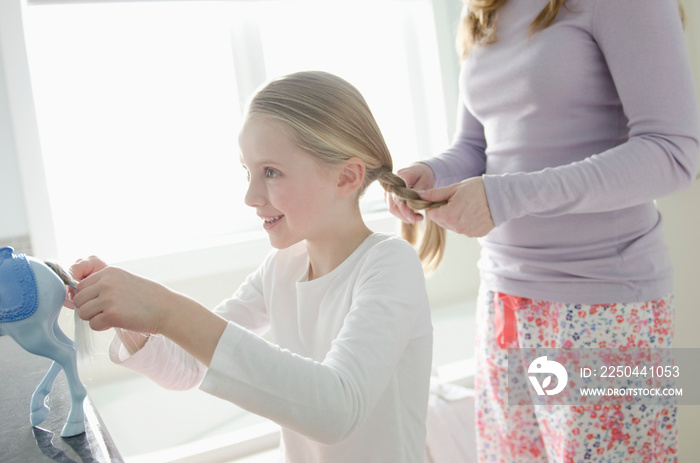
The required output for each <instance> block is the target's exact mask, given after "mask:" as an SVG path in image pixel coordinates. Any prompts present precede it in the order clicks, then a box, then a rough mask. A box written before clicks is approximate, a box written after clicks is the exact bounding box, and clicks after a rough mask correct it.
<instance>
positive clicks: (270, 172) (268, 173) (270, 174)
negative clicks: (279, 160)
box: [265, 167, 280, 179]
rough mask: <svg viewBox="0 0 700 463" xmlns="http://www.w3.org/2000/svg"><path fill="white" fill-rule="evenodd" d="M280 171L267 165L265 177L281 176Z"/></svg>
mask: <svg viewBox="0 0 700 463" xmlns="http://www.w3.org/2000/svg"><path fill="white" fill-rule="evenodd" d="M279 175H280V173H279V171H277V170H275V169H272V168H271V167H266V168H265V178H268V179H270V178H276V177H279Z"/></svg>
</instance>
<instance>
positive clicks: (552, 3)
mask: <svg viewBox="0 0 700 463" xmlns="http://www.w3.org/2000/svg"><path fill="white" fill-rule="evenodd" d="M507 1H508V0H462V3H464V5H465V8H466V13H465V15H464V17H463V18H462V23H461V25H460V27H459V32H458V34H457V49H458V51H459V54H460V56H461V58H462V59H464V58H466V57H467V55H468V54H469V52H470V51H471V50H472V49H473V48H474V47H475V46H478V45H488V44H490V43H494V42H496V40H497V39H498V37H497V36H496V23H497V22H498V9H499V8H501V7H502V6H503V5H505V3H506V2H507ZM565 2H566V0H549V2H548V3H547V5H546V6H545V7H544V8H543V9H542V11H540V13H539V14H538V15H537V17H536V18H535V19H534V20H533V21H532V23H530V34H531V35H532V34H535V33H536V32H537V31H540V30H542V29H546V28H548V27H549V26H550V25H551V24H552V22H554V19H555V18H556V17H557V14H559V10H560V9H561V7H562V6H564V3H565ZM678 10H679V13H680V16H681V22H682V23H683V25H685V10H684V9H683V5H682V4H681V1H680V0H678Z"/></svg>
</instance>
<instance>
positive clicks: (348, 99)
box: [246, 71, 445, 270]
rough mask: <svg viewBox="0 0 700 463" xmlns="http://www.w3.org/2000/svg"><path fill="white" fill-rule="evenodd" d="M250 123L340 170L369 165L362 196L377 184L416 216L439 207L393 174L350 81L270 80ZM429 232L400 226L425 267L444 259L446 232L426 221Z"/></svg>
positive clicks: (305, 75) (300, 76)
mask: <svg viewBox="0 0 700 463" xmlns="http://www.w3.org/2000/svg"><path fill="white" fill-rule="evenodd" d="M246 117H247V118H248V119H250V118H254V117H264V118H269V119H272V120H275V121H277V122H279V123H281V124H282V126H283V127H285V128H286V129H287V135H289V137H290V138H291V140H292V141H293V142H294V143H295V144H296V145H297V146H299V147H300V148H302V149H303V150H305V151H307V152H309V153H311V154H312V155H314V156H316V157H318V158H319V159H320V160H322V161H325V162H328V163H332V164H337V163H341V162H344V161H347V160H348V159H351V158H358V159H360V160H362V161H363V162H364V163H365V166H366V170H365V178H364V183H363V185H362V188H361V189H360V194H362V193H363V192H364V191H365V189H366V188H367V187H368V186H369V185H370V184H371V183H372V182H373V181H375V180H377V181H378V182H379V184H380V185H381V186H382V187H383V188H384V190H386V191H387V192H389V193H392V194H394V195H396V196H397V197H398V198H400V199H401V200H403V201H404V202H405V203H406V204H407V205H408V207H410V208H411V209H412V210H414V211H419V210H425V209H430V208H432V207H437V206H438V205H441V203H432V202H430V201H425V200H422V199H421V198H420V195H419V194H418V193H416V192H415V191H414V190H412V189H410V188H408V187H407V185H406V182H404V180H403V179H402V178H401V177H399V176H398V175H396V174H394V172H393V162H392V159H391V154H390V153H389V148H388V147H387V145H386V142H385V141H384V137H383V136H382V133H381V131H380V130H379V126H378V125H377V122H376V121H375V119H374V116H373V115H372V112H371V110H370V108H369V106H368V105H367V103H366V102H365V99H364V98H363V96H362V94H360V92H359V91H358V90H357V89H356V88H355V87H354V86H353V85H351V84H350V83H349V82H347V81H346V80H344V79H342V78H340V77H338V76H335V75H333V74H329V73H327V72H322V71H304V72H297V73H294V74H289V75H286V76H283V77H280V78H277V79H275V80H272V81H271V82H269V83H268V84H266V85H265V86H264V87H262V88H261V89H260V90H258V92H257V93H256V94H255V95H254V96H253V98H252V99H251V101H250V102H249V103H248V107H247V114H246ZM425 222H426V223H425V230H424V232H423V233H420V232H418V231H417V230H416V229H415V228H414V226H413V225H409V224H402V226H401V236H403V237H404V238H405V239H406V240H407V241H409V242H410V243H411V244H413V245H414V246H416V247H417V250H418V255H419V256H420V259H421V262H422V263H423V267H424V268H425V269H426V270H432V269H434V268H435V267H437V265H438V264H439V262H440V260H441V259H442V256H443V253H444V247H445V230H444V229H442V228H441V227H440V226H438V225H437V224H435V223H434V222H432V221H430V220H427V219H426V220H425Z"/></svg>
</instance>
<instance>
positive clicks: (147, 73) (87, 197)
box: [24, 0, 447, 262]
mask: <svg viewBox="0 0 700 463" xmlns="http://www.w3.org/2000/svg"><path fill="white" fill-rule="evenodd" d="M343 5H345V6H343ZM24 20H25V31H26V40H27V55H28V58H29V65H30V74H31V81H32V88H33V92H34V99H35V105H36V113H37V120H38V126H39V133H40V141H41V148H42V155H43V163H44V168H45V172H46V181H47V185H48V189H49V193H50V201H51V209H52V213H53V221H54V224H55V233H56V237H55V238H56V242H57V245H58V254H59V255H58V256H57V258H59V259H61V260H62V261H65V262H70V261H72V260H73V259H75V258H78V257H83V256H85V255H89V254H98V255H100V256H101V257H103V258H105V259H106V260H108V261H111V262H114V261H124V260H129V259H134V258H141V257H147V256H153V255H159V254H167V253H172V252H177V251H181V250H189V249H197V248H202V247H207V246H211V245H212V244H220V243H225V242H234V241H237V240H239V241H240V240H241V239H242V238H241V237H242V236H245V235H244V234H245V233H247V232H251V231H257V230H259V229H260V223H259V220H258V219H257V217H256V216H255V213H254V211H253V210H252V209H251V208H249V207H247V206H245V204H244V203H243V197H244V193H245V189H246V186H247V184H246V178H245V174H244V171H243V169H242V168H241V166H240V164H239V161H238V145H237V134H238V129H239V124H240V122H241V111H242V109H243V106H244V104H245V101H246V100H247V98H249V96H250V94H251V92H252V91H253V90H254V89H255V88H256V87H257V86H258V85H260V84H262V83H264V82H265V81H266V80H267V79H270V78H273V77H276V76H279V75H282V74H286V73H290V72H295V71H300V70H307V69H320V70H325V71H328V72H332V73H335V74H338V75H340V76H342V77H344V78H346V79H347V80H349V81H350V82H352V83H353V84H354V85H356V86H357V87H358V88H359V90H360V91H361V92H362V93H363V94H364V96H365V98H366V99H367V100H368V103H369V104H370V107H371V108H372V109H373V111H374V114H375V117H376V118H377V120H378V122H379V125H380V127H381V128H382V131H383V133H384V136H385V138H386V140H387V143H388V144H389V148H390V149H391V151H392V153H393V157H394V163H395V167H396V168H399V167H401V166H405V165H407V164H409V163H411V162H413V161H416V160H419V159H421V158H423V157H428V156H430V155H432V154H435V152H437V151H438V150H439V149H441V148H442V147H444V146H445V145H446V136H447V135H446V134H447V130H446V128H445V117H444V113H445V110H444V104H443V102H442V95H443V93H442V87H441V85H442V84H441V79H440V64H439V61H438V54H437V43H436V34H435V24H434V20H433V15H432V4H431V2H430V1H428V0H373V1H371V2H369V1H366V2H365V1H358V2H351V3H349V2H342V3H341V2H337V1H328V0H326V1H301V0H300V1H240V0H239V1H212V2H209V1H175V2H167V1H158V2H148V1H146V2H138V1H136V2H94V3H93V2H79V3H61V2H57V4H45V3H37V4H30V5H29V6H28V7H27V8H26V10H25V18H24ZM381 198H382V194H381V192H380V191H379V188H375V189H373V190H371V191H369V192H368V194H367V195H366V196H365V198H364V199H363V201H364V203H365V204H364V210H366V211H370V210H376V209H377V208H381V207H382V201H381Z"/></svg>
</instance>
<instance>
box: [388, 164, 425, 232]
mask: <svg viewBox="0 0 700 463" xmlns="http://www.w3.org/2000/svg"><path fill="white" fill-rule="evenodd" d="M396 175H398V176H399V177H401V178H402V179H404V181H405V182H406V186H408V187H409V188H413V189H414V190H427V189H430V188H432V187H433V185H435V174H434V173H433V169H431V168H430V166H428V165H427V164H423V163H422V162H417V163H415V164H412V165H410V166H408V167H406V168H404V169H400V170H399V171H397V172H396ZM384 200H385V201H386V203H387V205H388V206H389V212H391V213H392V214H394V215H395V216H396V217H398V218H399V219H401V221H403V222H406V223H415V222H419V221H421V220H423V216H422V215H421V214H418V213H416V212H413V211H412V210H411V209H410V208H409V207H408V206H407V205H406V203H404V202H403V201H401V200H400V199H399V198H397V197H396V195H394V194H391V193H388V192H387V193H385V195H384Z"/></svg>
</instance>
